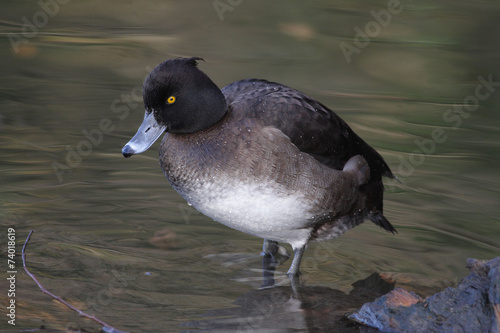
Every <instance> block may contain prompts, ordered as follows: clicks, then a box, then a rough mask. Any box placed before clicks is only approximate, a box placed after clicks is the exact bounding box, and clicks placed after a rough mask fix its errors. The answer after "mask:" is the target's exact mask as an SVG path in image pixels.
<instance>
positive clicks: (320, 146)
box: [222, 79, 396, 233]
mask: <svg viewBox="0 0 500 333" xmlns="http://www.w3.org/2000/svg"><path fill="white" fill-rule="evenodd" d="M222 93H223V94H224V96H225V97H226V100H227V104H228V106H229V109H230V110H232V112H238V113H241V114H242V116H244V117H250V118H257V119H259V120H260V121H262V122H263V123H264V125H265V126H273V127H276V128H277V129H279V130H281V131H282V132H283V133H284V134H285V135H287V136H288V137H289V138H290V140H291V141H292V143H293V144H295V145H296V146H297V147H298V148H299V149H300V150H301V151H302V152H305V153H308V154H310V155H311V156H313V157H314V158H315V159H316V160H318V161H319V162H321V163H323V164H325V165H327V166H329V167H331V168H334V169H338V170H342V169H343V167H344V165H345V164H346V163H347V161H348V160H349V159H350V158H351V157H352V156H355V155H361V156H363V157H364V158H365V160H366V161H367V162H368V165H369V166H370V174H371V176H370V180H369V182H368V184H366V185H364V188H363V191H364V193H365V194H366V207H367V209H368V216H367V217H368V218H369V219H370V220H371V221H372V222H373V223H375V224H377V225H378V226H380V227H382V228H384V229H385V230H387V231H390V232H392V233H394V232H396V229H394V227H393V226H392V225H391V224H390V222H389V221H388V220H387V219H386V218H385V217H384V215H383V194H384V185H383V184H382V176H387V177H390V178H394V175H393V174H392V172H391V170H390V169H389V166H388V165H387V163H385V161H384V159H383V158H382V156H380V154H379V153H377V152H376V151H375V149H373V148H372V147H370V146H369V145H368V144H367V143H366V142H365V141H363V140H362V139H361V138H360V137H359V136H358V135H357V134H356V133H354V131H353V130H352V129H351V128H350V127H349V126H348V125H347V124H346V123H345V121H343V120H342V119H341V118H340V117H339V116H338V115H337V114H335V112H333V111H332V110H330V109H329V108H327V107H326V106H325V105H323V104H321V103H319V102H318V101H316V100H314V99H312V98H311V97H309V96H307V95H306V94H304V93H301V92H300V91H297V90H295V89H292V88H290V87H287V86H284V85H282V84H278V83H273V82H269V81H265V80H257V79H248V80H242V81H238V82H234V83H231V84H230V85H228V86H226V87H224V88H223V89H222Z"/></svg>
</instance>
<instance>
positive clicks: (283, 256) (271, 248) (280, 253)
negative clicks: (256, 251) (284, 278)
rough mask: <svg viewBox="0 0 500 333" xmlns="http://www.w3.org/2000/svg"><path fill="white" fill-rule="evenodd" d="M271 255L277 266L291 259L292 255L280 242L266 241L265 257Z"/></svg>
mask: <svg viewBox="0 0 500 333" xmlns="http://www.w3.org/2000/svg"><path fill="white" fill-rule="evenodd" d="M266 254H267V255H270V256H271V258H272V259H273V260H274V263H275V266H278V265H281V264H282V263H284V262H285V261H287V260H288V258H290V255H289V254H288V253H287V252H286V249H285V248H284V247H283V246H281V245H280V244H279V243H278V242H276V241H273V240H269V239H264V244H263V245H262V253H261V255H263V256H264V257H265V256H266Z"/></svg>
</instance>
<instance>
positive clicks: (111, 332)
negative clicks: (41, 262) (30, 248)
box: [21, 230, 127, 333]
mask: <svg viewBox="0 0 500 333" xmlns="http://www.w3.org/2000/svg"><path fill="white" fill-rule="evenodd" d="M32 233H33V230H31V231H30V233H29V234H28V237H27V238H26V241H25V242H24V245H23V250H22V252H21V255H22V258H23V267H24V270H25V272H26V274H28V275H29V276H30V277H31V278H32V279H33V281H35V283H36V284H37V285H38V288H40V290H41V291H42V292H44V293H45V294H47V295H49V296H50V297H52V298H53V299H55V300H57V301H59V302H60V303H62V304H64V305H66V306H67V307H68V308H70V309H71V310H73V311H75V312H76V313H78V314H79V315H80V316H82V317H85V318H88V319H92V320H93V321H95V322H96V323H98V324H100V325H102V326H103V328H102V330H103V331H104V332H106V333H127V332H124V331H120V330H117V329H116V328H114V327H113V326H111V325H109V324H106V323H105V322H103V321H102V320H100V319H98V318H96V317H95V316H91V315H89V314H86V313H85V312H83V311H82V310H79V309H77V308H75V307H74V306H73V305H71V304H69V303H68V302H66V301H65V300H63V299H62V298H61V297H60V296H56V295H54V294H53V293H51V292H50V291H48V290H47V289H45V288H44V287H43V286H42V284H41V283H40V282H39V281H38V279H37V278H36V277H35V275H33V274H32V273H31V272H30V271H29V270H28V267H26V253H25V250H26V246H27V245H28V242H29V241H30V237H31V234H32Z"/></svg>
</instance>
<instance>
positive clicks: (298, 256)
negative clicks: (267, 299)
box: [286, 245, 306, 278]
mask: <svg viewBox="0 0 500 333" xmlns="http://www.w3.org/2000/svg"><path fill="white" fill-rule="evenodd" d="M305 250H306V245H303V246H301V247H298V248H296V249H294V251H295V253H294V256H293V261H292V264H291V265H290V269H289V270H288V272H287V273H286V274H287V275H288V277H289V278H296V277H298V276H299V274H300V273H299V268H300V261H301V260H302V255H303V254H304V251H305Z"/></svg>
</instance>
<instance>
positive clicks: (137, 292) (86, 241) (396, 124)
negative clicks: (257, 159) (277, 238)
mask: <svg viewBox="0 0 500 333" xmlns="http://www.w3.org/2000/svg"><path fill="white" fill-rule="evenodd" d="M43 3H44V4H46V6H41V5H40V4H39V3H37V2H36V1H16V2H9V3H6V4H3V5H2V7H3V8H2V14H0V17H1V20H0V34H1V35H0V36H1V38H0V46H1V47H0V59H1V60H2V61H1V62H0V69H1V73H2V84H1V85H0V152H1V156H2V159H1V162H0V184H1V186H0V207H1V208H0V223H1V226H0V228H2V229H1V230H0V244H1V246H2V252H3V253H5V254H6V256H5V257H4V259H2V263H1V264H0V271H2V272H7V271H8V270H9V269H8V267H7V259H8V258H7V253H8V251H7V230H8V227H13V228H14V229H15V232H16V239H17V243H16V244H17V245H16V251H17V252H16V253H17V254H20V252H21V247H22V244H23V242H24V239H25V237H26V236H27V234H28V232H29V230H31V229H34V230H35V232H34V234H33V236H32V240H31V242H30V244H29V246H28V265H29V267H30V269H31V271H32V272H33V273H34V274H35V275H36V276H37V277H38V279H39V280H40V282H42V283H43V285H44V286H45V287H46V288H47V289H48V290H50V291H52V292H53V293H55V294H56V295H58V296H61V297H63V298H64V299H66V300H67V301H69V302H71V303H72V304H74V305H75V306H77V307H79V308H80V309H82V310H84V311H87V312H89V313H90V314H95V315H96V316H98V317H99V318H100V319H102V320H104V321H106V322H108V323H109V324H112V325H113V326H115V327H116V328H118V329H121V330H126V331H132V332H163V331H182V330H190V329H193V330H195V329H199V328H207V329H212V330H213V331H215V332H217V331H220V330H222V328H227V327H231V328H233V329H234V328H235V327H237V328H239V329H241V330H243V331H244V330H245V329H246V330H247V331H251V330H252V329H264V328H268V329H269V330H278V329H285V328H289V329H291V328H295V329H299V330H304V331H305V330H308V329H313V328H320V329H324V330H326V331H328V329H331V326H329V325H330V323H329V322H328V320H327V319H325V317H328V316H327V315H325V317H314V315H313V314H311V311H312V310H310V311H309V312H305V310H303V309H302V310H301V309H300V306H298V305H297V304H295V305H294V304H289V303H287V300H288V299H289V295H287V294H286V292H285V294H284V295H281V296H279V297H275V298H274V300H271V301H269V300H267V301H263V300H262V298H259V297H260V296H259V297H257V296H256V297H255V298H252V300H253V301H252V302H246V303H245V302H243V303H245V304H246V305H242V301H241V300H242V297H243V298H245V297H247V296H248V295H252V297H253V296H254V293H259V291H258V290H256V288H258V286H259V285H260V281H259V278H260V276H261V272H260V271H259V269H260V267H261V263H260V257H259V253H260V251H261V245H262V243H261V240H260V239H257V238H255V237H252V236H249V235H245V234H242V233H240V232H237V231H233V230H231V229H228V228H226V227H224V226H222V225H220V224H218V223H216V222H213V221H211V220H210V219H208V218H206V217H204V216H202V215H201V214H199V213H197V212H196V211H195V210H194V209H193V208H191V207H189V206H188V205H187V204H186V202H185V201H184V200H183V199H182V198H181V197H180V196H179V195H177V193H176V192H175V191H174V190H173V189H171V188H170V187H169V185H168V182H167V181H166V179H165V178H164V177H163V175H162V173H161V170H160V168H159V166H158V153H157V150H158V143H156V144H155V145H153V147H152V148H151V149H150V150H149V151H147V152H146V153H144V154H141V155H138V156H134V157H133V158H132V159H129V160H125V159H124V158H123V156H122V155H121V153H120V150H121V148H122V146H123V145H124V144H125V143H126V142H127V141H128V140H129V139H130V137H131V136H132V135H133V134H134V133H135V131H136V129H137V127H138V126H139V124H140V122H141V121H142V117H143V109H142V98H141V95H140V89H141V87H142V81H143V80H144V78H145V76H146V75H147V74H148V72H149V71H150V70H151V69H152V68H153V67H154V66H156V64H158V63H159V62H161V61H163V60H164V59H167V58H174V57H178V56H199V57H203V58H204V59H205V62H204V63H203V62H202V63H201V64H200V68H201V69H202V70H203V71H205V73H207V74H208V75H209V76H210V77H211V78H212V79H213V80H214V82H216V83H217V84H218V85H219V86H220V87H223V86H224V85H226V84H228V83H230V82H233V81H236V80H239V79H243V78H251V77H256V78H265V79H268V80H271V81H277V82H280V83H283V84H286V85H289V86H292V87H294V88H296V89H298V90H301V91H304V92H306V93H307V94H309V95H311V96H313V97H314V98H316V99H318V100H319V101H321V102H322V103H324V104H326V105H327V106H329V107H330V108H332V109H333V110H335V111H336V112H337V113H338V114H339V115H340V116H341V117H342V118H343V119H344V120H346V121H347V122H348V123H349V124H350V125H351V127H352V128H353V129H354V130H355V131H356V132H357V133H358V134H359V135H360V136H361V137H363V138H364V139H365V140H366V141H367V142H368V143H370V144H371V145H372V146H374V147H375V148H376V149H377V150H378V151H379V152H380V153H381V154H382V155H383V156H384V158H385V160H386V161H387V163H388V164H389V166H390V167H391V168H392V170H393V171H394V173H395V174H396V175H397V176H398V178H399V180H400V182H399V183H398V182H392V181H388V182H387V183H386V185H387V186H386V187H387V192H386V196H385V197H386V200H385V215H386V216H387V217H388V219H389V220H390V221H391V223H392V224H393V225H394V226H395V227H396V228H397V230H398V231H399V234H397V235H395V236H393V235H390V234H388V233H386V232H384V231H383V230H381V229H380V228H377V227H376V226H375V225H373V224H372V223H365V224H364V225H362V226H360V227H358V228H356V229H354V230H352V231H350V232H349V233H347V234H345V235H344V236H343V237H342V238H340V239H337V240H333V241H329V242H328V243H323V244H320V245H318V244H313V245H311V246H310V248H309V249H308V250H307V252H306V254H305V257H304V261H303V266H302V271H303V273H304V274H303V276H302V280H303V281H304V283H305V285H306V286H307V287H310V288H311V289H309V290H308V293H309V294H308V295H309V296H310V297H313V298H315V299H320V300H322V301H324V302H328V297H332V296H331V293H333V292H334V291H340V292H343V293H349V291H351V289H352V287H351V285H352V284H353V283H354V282H356V281H358V280H362V279H365V278H367V277H368V276H370V275H371V274H372V273H385V274H389V273H391V274H392V273H394V276H397V277H399V280H398V283H400V284H404V285H405V287H408V288H413V289H415V290H420V291H421V292H423V293H425V292H429V293H430V292H431V291H435V290H437V289H439V288H442V287H444V286H452V285H455V284H456V283H457V282H458V281H459V279H460V277H462V276H464V275H465V274H467V269H466V267H465V260H466V259H467V258H469V257H474V258H479V259H490V258H493V257H496V256H498V255H499V254H500V229H499V227H498V224H499V220H500V218H499V216H500V215H499V213H500V209H499V199H500V195H499V194H500V192H499V189H498V188H499V185H500V174H499V172H498V171H499V163H500V153H499V149H500V143H499V134H500V130H499V127H500V126H499V125H500V112H499V107H500V83H498V82H500V65H499V62H498V59H499V56H500V44H499V43H498V40H500V25H499V23H498V16H499V14H500V4H499V3H498V2H497V1H474V2H469V1H441V2H435V1H401V3H400V6H399V7H393V6H392V3H393V2H390V1H354V2H353V1H347V0H345V1H311V2H300V1H287V2H284V1H277V2H269V1H268V2H266V1H228V0H221V1H182V2H181V1H164V2H160V1H144V2H140V1H107V2H101V1H85V2H81V1H75V0H73V1H62V0H59V2H56V1H55V0H54V1H52V2H51V1H47V2H43ZM221 3H222V5H221ZM49 4H50V6H49ZM224 4H225V5H224ZM47 6H48V7H47ZM20 260H21V258H20V256H17V257H16V258H15V261H16V265H17V271H18V273H17V276H16V277H17V279H16V297H15V299H16V305H17V307H16V326H15V327H14V326H12V325H10V324H8V323H7V320H8V317H6V316H5V314H4V312H3V311H5V310H2V312H1V313H2V319H0V328H1V329H2V331H10V330H12V331H13V332H17V331H20V330H22V329H37V328H39V327H40V326H41V325H44V326H45V327H46V328H50V329H55V330H62V331H64V330H66V329H68V328H75V329H80V328H84V329H87V330H88V331H91V332H95V331H98V330H99V328H100V327H99V325H97V324H95V323H93V322H91V321H89V320H86V319H82V318H79V316H78V315H77V314H76V313H74V312H71V311H70V310H68V309H66V308H64V307H63V306H61V305H59V304H57V303H56V302H54V301H53V300H51V299H50V298H49V297H48V296H47V295H45V294H43V293H42V292H40V291H39V289H38V287H37V286H36V285H35V283H34V282H33V281H32V280H31V279H30V278H29V277H28V276H27V275H26V274H24V273H23V272H22V268H21V261H20ZM288 265H289V262H287V263H285V264H284V265H283V266H282V267H280V268H279V271H280V272H278V275H279V276H280V274H281V273H282V272H284V271H286V270H287V269H288ZM281 280H283V279H281ZM281 280H280V281H281ZM3 281H4V282H1V283H0V299H1V300H2V304H4V305H5V304H8V302H9V300H10V297H8V296H7V291H8V289H9V286H8V284H6V283H5V280H3ZM424 281H425V282H424ZM284 283H285V286H286V281H284ZM284 288H286V287H284ZM315 288H316V289H315ZM277 290H281V289H279V288H278V289H277ZM285 290H287V289H285ZM325 290H326V291H325ZM259 295H260V294H259ZM336 297H337V296H336ZM259 300H260V301H259ZM269 304H271V307H272V308H273V311H274V312H272V311H270V312H269ZM283 304H285V305H283ZM321 304H323V303H321ZM4 309H5V307H4ZM228 309H229V310H228ZM231 309H232V310H231ZM327 309H329V307H326V308H325V309H324V310H325V311H326V310H327ZM276 311H278V312H279V313H280V315H276V314H275V313H276ZM312 312H314V311H312ZM266 313H274V314H273V316H275V317H271V316H266ZM287 314H288V315H290V314H293V316H295V317H296V316H298V317H299V318H302V319H303V320H302V321H300V320H299V321H298V322H292V321H291V320H288V319H286V318H288V317H287ZM258 316H261V317H262V316H263V317H264V319H263V320H260V321H259V320H257V319H255V317H258ZM295 317H294V318H295ZM221 318H225V319H224V320H226V321H225V322H224V320H222V319H221ZM249 318H253V319H249ZM259 318H260V317H259ZM283 318H285V319H283ZM311 318H314V320H310V319H311ZM216 319H217V320H216ZM261 319H262V318H261ZM238 320H239V321H238ZM227 321H231V322H232V323H233V324H234V323H236V324H234V325H233V326H227V325H229V324H228V323H227ZM223 322H224V323H223ZM224 325H226V326H224ZM258 325H261V326H258ZM353 330H354V331H356V330H355V329H354V328H353Z"/></svg>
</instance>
